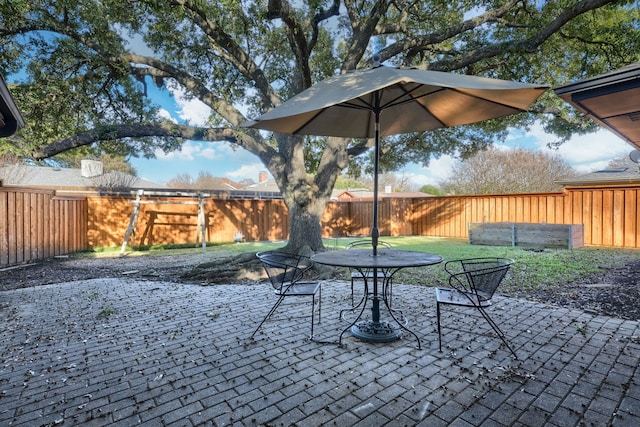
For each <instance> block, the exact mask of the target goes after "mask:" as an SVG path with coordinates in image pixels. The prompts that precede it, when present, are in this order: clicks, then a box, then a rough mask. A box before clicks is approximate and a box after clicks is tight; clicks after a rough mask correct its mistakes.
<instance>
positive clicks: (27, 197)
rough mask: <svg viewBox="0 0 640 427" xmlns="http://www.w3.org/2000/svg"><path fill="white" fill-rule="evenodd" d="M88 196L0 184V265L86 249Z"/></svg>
mask: <svg viewBox="0 0 640 427" xmlns="http://www.w3.org/2000/svg"><path fill="white" fill-rule="evenodd" d="M87 225H88V223H87V200H86V198H84V197H81V198H78V197H60V196H56V195H55V192H54V191H48V190H32V189H28V190H27V189H16V188H6V187H0V266H6V265H11V264H20V263H28V262H32V261H37V260H40V259H46V258H51V257H54V256H57V255H64V254H68V253H72V252H77V251H80V250H83V249H87V248H88V245H87Z"/></svg>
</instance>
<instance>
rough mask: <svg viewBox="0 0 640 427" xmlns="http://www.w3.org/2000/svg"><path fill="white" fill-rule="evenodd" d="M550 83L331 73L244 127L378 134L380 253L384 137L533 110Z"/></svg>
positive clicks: (418, 73) (384, 70)
mask: <svg viewBox="0 0 640 427" xmlns="http://www.w3.org/2000/svg"><path fill="white" fill-rule="evenodd" d="M547 89H548V87H547V86H541V85H530V84H523V83H518V82H512V81H506V80H495V79H488V78H483V77H475V76H467V75H462V74H452V73H443V72H438V71H429V70H418V69H402V68H391V67H384V66H376V67H373V68H370V69H367V70H360V71H354V72H350V73H346V74H341V75H337V76H333V77H330V78H328V79H326V80H323V81H321V82H319V83H317V84H315V85H313V86H312V87H310V88H308V89H306V90H304V91H302V92H300V93H299V94H298V95H296V96H294V97H293V98H291V99H289V100H287V101H286V102H284V103H283V104H282V105H280V106H278V107H276V108H274V109H273V110H271V111H269V112H267V113H265V114H263V115H262V116H260V117H259V118H258V119H257V120H255V121H252V122H249V123H246V124H244V126H245V127H251V128H256V129H265V130H271V131H275V132H280V133H286V134H292V135H319V136H336V137H345V138H374V142H375V153H374V187H373V193H374V196H373V226H372V228H371V238H372V246H373V254H374V255H376V254H377V241H378V234H379V233H378V170H379V167H378V165H379V163H378V162H379V152H380V149H379V147H380V137H381V136H385V135H396V134H400V133H408V132H421V131H426V130H431V129H438V128H444V127H452V126H459V125H465V124H470V123H476V122H480V121H483V120H488V119H494V118H498V117H504V116H508V115H511V114H515V113H519V112H522V111H526V110H527V109H528V108H529V106H530V105H531V103H533V102H534V101H535V100H536V99H537V98H538V97H539V96H540V95H542V94H543V93H544V92H545V91H546V90H547Z"/></svg>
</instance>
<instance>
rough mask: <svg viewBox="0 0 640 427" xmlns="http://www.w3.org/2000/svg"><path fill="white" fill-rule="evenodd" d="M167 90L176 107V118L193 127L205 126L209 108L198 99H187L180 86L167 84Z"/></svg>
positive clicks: (209, 113)
mask: <svg viewBox="0 0 640 427" xmlns="http://www.w3.org/2000/svg"><path fill="white" fill-rule="evenodd" d="M167 89H168V90H169V92H171V94H172V95H173V98H174V99H175V102H176V104H177V105H178V116H179V117H180V119H182V120H184V121H187V122H189V124H190V125H193V126H206V125H207V121H208V120H209V116H210V115H211V108H209V107H208V106H207V105H206V104H204V103H203V102H202V101H200V100H199V99H196V98H194V99H188V98H187V97H186V96H185V94H186V92H185V91H184V88H183V87H182V86H179V85H177V84H172V83H169V84H167Z"/></svg>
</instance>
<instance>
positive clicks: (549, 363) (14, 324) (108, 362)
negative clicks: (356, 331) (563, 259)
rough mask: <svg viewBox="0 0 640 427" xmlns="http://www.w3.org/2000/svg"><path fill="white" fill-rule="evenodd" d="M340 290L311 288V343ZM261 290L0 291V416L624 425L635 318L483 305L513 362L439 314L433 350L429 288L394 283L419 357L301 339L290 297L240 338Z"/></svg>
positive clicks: (332, 323) (405, 344)
mask: <svg viewBox="0 0 640 427" xmlns="http://www.w3.org/2000/svg"><path fill="white" fill-rule="evenodd" d="M349 296H350V293H349V286H348V284H347V283H346V282H326V283H324V285H323V301H322V302H323V307H322V309H323V310H322V311H323V319H322V323H321V324H320V325H319V327H318V334H317V335H318V337H319V338H320V339H322V340H326V341H335V340H337V338H338V335H339V333H340V331H341V330H342V329H344V327H346V325H347V323H345V322H344V321H340V320H339V319H338V311H339V309H340V308H344V307H345V306H346V305H347V304H348V303H349V301H350V297H349ZM273 298H274V297H273V295H272V294H271V293H270V290H269V286H268V285H251V286H248V285H222V286H220V285H217V286H198V285H185V284H174V283H164V282H151V281H136V280H132V279H96V280H90V281H81V282H72V283H64V284H57V285H49V286H43V287H38V288H31V289H21V290H15V291H6V292H0V315H1V318H2V332H1V333H0V363H1V365H0V425H2V426H13V425H15V426H48V425H57V426H70V425H86V426H93V425H96V426H106V425H121V426H132V425H140V424H142V425H150V426H169V425H172V426H173V425H175V426H200V425H203V426H209V425H215V426H222V425H238V426H240V425H247V426H253V425H262V426H264V425H274V426H275V425H284V426H289V425H300V426H318V425H336V426H351V425H361V426H396V425H397V426H404V425H409V426H413V425H419V426H430V427H432V426H478V425H482V426H511V425H522V426H543V425H544V426H579V425H586V426H588V425H593V426H605V425H614V426H638V425H640V374H639V372H638V365H639V363H638V362H639V359H640V328H639V323H638V322H637V321H626V320H621V319H617V318H611V317H602V316H594V315H591V314H588V313H584V312H581V311H576V310H568V309H563V308H558V307H554V306H551V305H545V304H537V303H532V302H529V301H524V300H517V299H510V298H497V299H496V304H495V306H494V308H493V310H492V311H491V313H492V315H493V317H494V319H496V320H497V321H498V323H499V324H500V326H501V327H502V328H503V330H504V331H505V332H506V335H507V337H508V339H509V341H510V342H511V343H513V346H514V348H515V350H516V352H517V353H518V356H519V358H520V359H521V360H515V359H514V358H513V357H512V356H511V354H510V352H509V350H508V349H507V348H505V347H504V345H502V343H501V342H500V340H499V339H497V338H496V337H495V336H493V335H492V333H491V331H490V329H489V327H488V325H486V324H485V323H484V321H483V320H482V319H481V318H480V317H479V316H478V315H477V314H475V313H473V312H468V313H463V314H462V315H460V314H459V313H458V315H455V316H454V315H453V313H454V312H453V309H452V308H447V307H445V311H444V317H443V325H444V326H445V342H444V345H445V347H446V350H445V351H443V352H442V353H440V352H439V351H438V341H437V332H436V328H435V301H434V296H433V290H432V289H430V288H425V287H417V286H408V285H401V284H395V285H394V302H393V303H394V308H400V307H401V308H402V309H403V310H404V312H405V314H406V315H407V316H408V317H409V318H410V324H409V327H410V328H412V329H413V330H414V331H416V332H417V334H418V335H419V336H420V338H421V340H422V349H421V350H418V349H417V342H416V340H415V339H414V338H413V337H411V336H410V335H406V336H405V337H403V339H401V340H399V341H396V342H392V343H386V344H371V343H366V342H361V341H357V340H355V339H353V338H352V337H350V335H349V334H348V333H347V334H345V339H344V340H343V344H344V345H343V346H342V347H339V346H337V345H335V344H323V343H318V342H313V341H309V340H308V339H307V338H306V337H307V334H308V333H309V318H308V313H309V304H310V303H309V302H307V301H306V300H298V299H295V298H289V299H287V300H286V301H285V302H284V304H283V306H282V307H281V308H280V310H279V311H278V312H277V313H276V315H275V317H274V318H273V319H271V320H269V321H267V322H266V323H265V325H264V326H263V329H261V331H260V332H259V333H258V334H257V335H256V339H255V340H251V339H249V338H248V337H249V336H250V335H251V332H253V329H254V328H255V327H256V326H257V324H258V323H259V321H260V320H261V319H262V317H263V316H264V314H265V313H266V312H267V311H268V310H269V308H270V307H271V305H272V304H273V302H274V299H273ZM292 299H293V301H290V300H292ZM383 316H384V311H383ZM472 328H474V329H475V331H474V332H470V331H471V330H472Z"/></svg>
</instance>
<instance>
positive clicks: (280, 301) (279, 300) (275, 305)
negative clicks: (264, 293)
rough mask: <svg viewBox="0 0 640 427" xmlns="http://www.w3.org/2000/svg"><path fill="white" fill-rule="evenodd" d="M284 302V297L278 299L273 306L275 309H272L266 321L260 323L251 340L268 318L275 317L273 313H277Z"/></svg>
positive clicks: (265, 318)
mask: <svg viewBox="0 0 640 427" xmlns="http://www.w3.org/2000/svg"><path fill="white" fill-rule="evenodd" d="M283 300H284V296H282V295H280V298H278V301H276V303H275V304H274V305H273V307H271V310H270V311H269V313H267V315H266V316H265V317H264V319H262V322H260V324H259V325H258V327H257V328H256V330H255V331H253V333H252V334H251V338H253V336H254V335H255V334H256V332H258V330H259V329H260V327H261V326H262V324H263V323H264V322H266V320H267V319H268V318H270V317H271V316H272V315H273V313H275V312H276V309H277V308H278V307H279V306H280V303H282V301H283Z"/></svg>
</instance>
